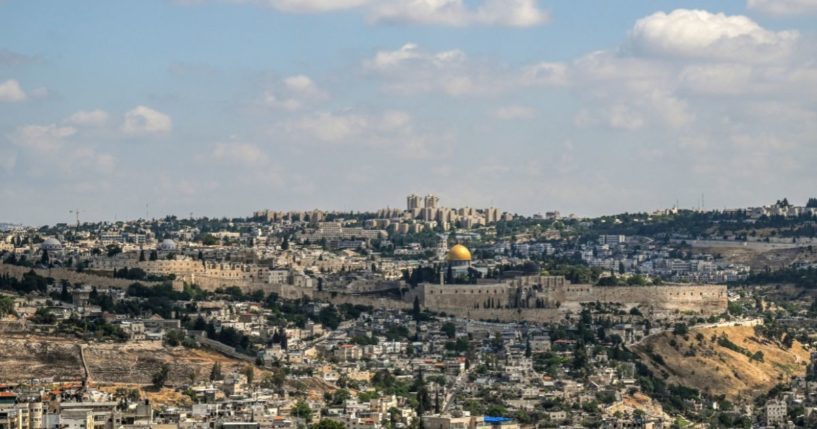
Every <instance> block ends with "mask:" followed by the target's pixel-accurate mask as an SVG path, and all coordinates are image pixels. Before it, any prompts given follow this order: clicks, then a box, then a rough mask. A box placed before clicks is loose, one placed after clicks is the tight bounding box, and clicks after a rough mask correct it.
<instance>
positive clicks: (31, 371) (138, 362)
mask: <svg viewBox="0 0 817 429" xmlns="http://www.w3.org/2000/svg"><path fill="white" fill-rule="evenodd" d="M80 347H81V348H82V354H83V355H84V358H85V364H86V365H87V369H88V371H89V373H90V379H91V382H92V384H105V383H127V384H137V385H147V384H150V382H151V377H152V375H153V374H154V373H156V372H157V371H158V370H159V368H161V366H162V365H163V364H167V365H169V367H170V377H169V381H168V383H169V384H171V385H174V384H178V385H181V384H188V383H191V381H194V380H202V379H203V378H206V377H208V376H209V374H210V369H211V368H212V366H213V364H214V363H215V362H221V365H222V370H223V372H224V373H228V372H230V371H232V370H234V369H239V368H241V367H243V366H244V365H246V363H244V362H240V361H238V360H235V359H231V358H228V357H226V356H223V355H220V354H218V353H214V352H210V351H207V350H202V349H194V350H191V349H187V348H183V347H173V348H171V347H163V346H162V345H161V344H159V343H154V342H137V343H84V342H79V341H77V340H76V339H70V338H64V337H50V336H34V335H18V336H14V335H4V336H3V337H2V338H0V362H3V365H0V380H2V381H6V382H20V381H25V380H29V379H32V378H40V379H41V378H50V377H53V378H54V379H55V380H56V381H60V380H80V379H82V377H83V375H84V369H83V362H82V358H81V355H80Z"/></svg>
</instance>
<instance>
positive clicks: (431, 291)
mask: <svg viewBox="0 0 817 429" xmlns="http://www.w3.org/2000/svg"><path fill="white" fill-rule="evenodd" d="M558 279H561V280H558ZM415 296H416V297H417V298H419V300H420V303H421V304H422V305H423V306H424V307H426V308H428V309H431V310H435V311H444V312H447V313H453V312H456V313H457V314H461V313H462V312H463V311H466V312H470V313H474V314H476V313H480V311H481V310H503V309H507V310H531V311H546V310H553V309H557V308H558V309H561V310H563V311H567V310H571V311H577V310H579V309H580V308H581V304H585V303H591V302H603V303H618V304H621V305H623V306H624V308H625V309H629V308H632V307H640V308H642V309H644V310H647V311H653V312H687V313H698V314H702V315H712V314H721V313H723V312H725V311H726V306H727V294H726V286H724V285H666V286H593V285H587V284H570V283H569V282H566V281H564V279H563V278H555V277H547V276H528V277H521V278H517V279H514V280H512V281H509V282H502V283H493V284H478V285H438V284H428V283H425V284H421V285H419V286H418V287H417V288H415V289H413V290H412V291H410V292H409V293H408V294H407V295H406V297H405V299H406V300H409V301H413V299H414V297H415ZM490 313H491V312H490V311H483V312H481V313H480V314H486V315H487V314H490ZM485 318H491V317H490V316H485Z"/></svg>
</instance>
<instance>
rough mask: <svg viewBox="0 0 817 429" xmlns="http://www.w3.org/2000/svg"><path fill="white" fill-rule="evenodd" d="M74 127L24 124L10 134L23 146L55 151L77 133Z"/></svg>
mask: <svg viewBox="0 0 817 429" xmlns="http://www.w3.org/2000/svg"><path fill="white" fill-rule="evenodd" d="M76 132H77V130H76V128H74V127H61V126H58V125H56V124H50V125H23V126H20V127H17V130H16V131H15V132H14V133H13V134H12V135H11V136H10V137H11V141H12V142H13V143H14V144H16V145H18V146H21V147H23V148H27V149H33V150H36V151H39V152H53V151H56V150H58V149H59V148H60V147H61V146H62V142H63V140H64V139H66V138H68V137H71V136H73V135H74V134H76Z"/></svg>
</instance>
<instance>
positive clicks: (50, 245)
mask: <svg viewBox="0 0 817 429" xmlns="http://www.w3.org/2000/svg"><path fill="white" fill-rule="evenodd" d="M40 249H44V250H60V249H62V243H60V240H57V239H56V238H46V239H45V241H43V242H42V243H40Z"/></svg>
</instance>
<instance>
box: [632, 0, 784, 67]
mask: <svg viewBox="0 0 817 429" xmlns="http://www.w3.org/2000/svg"><path fill="white" fill-rule="evenodd" d="M798 39H799V34H798V32H797V31H780V32H774V31H770V30H767V29H765V28H763V27H761V26H760V25H758V24H757V23H756V22H754V21H752V20H751V19H750V18H748V17H746V16H742V15H733V16H727V15H725V14H723V13H717V14H714V13H710V12H707V11H705V10H688V9H677V10H674V11H672V12H671V13H669V14H667V13H664V12H657V13H654V14H652V15H650V16H647V17H645V18H642V19H639V20H638V21H637V22H636V23H635V26H634V27H633V30H632V32H631V34H630V42H631V46H632V48H633V50H634V51H635V52H637V53H641V54H646V55H657V56H667V57H675V58H703V59H716V60H731V61H747V62H766V61H771V60H774V59H777V58H780V57H785V56H787V55H789V54H790V53H791V51H792V49H793V48H794V45H795V43H796V42H797V41H798Z"/></svg>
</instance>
